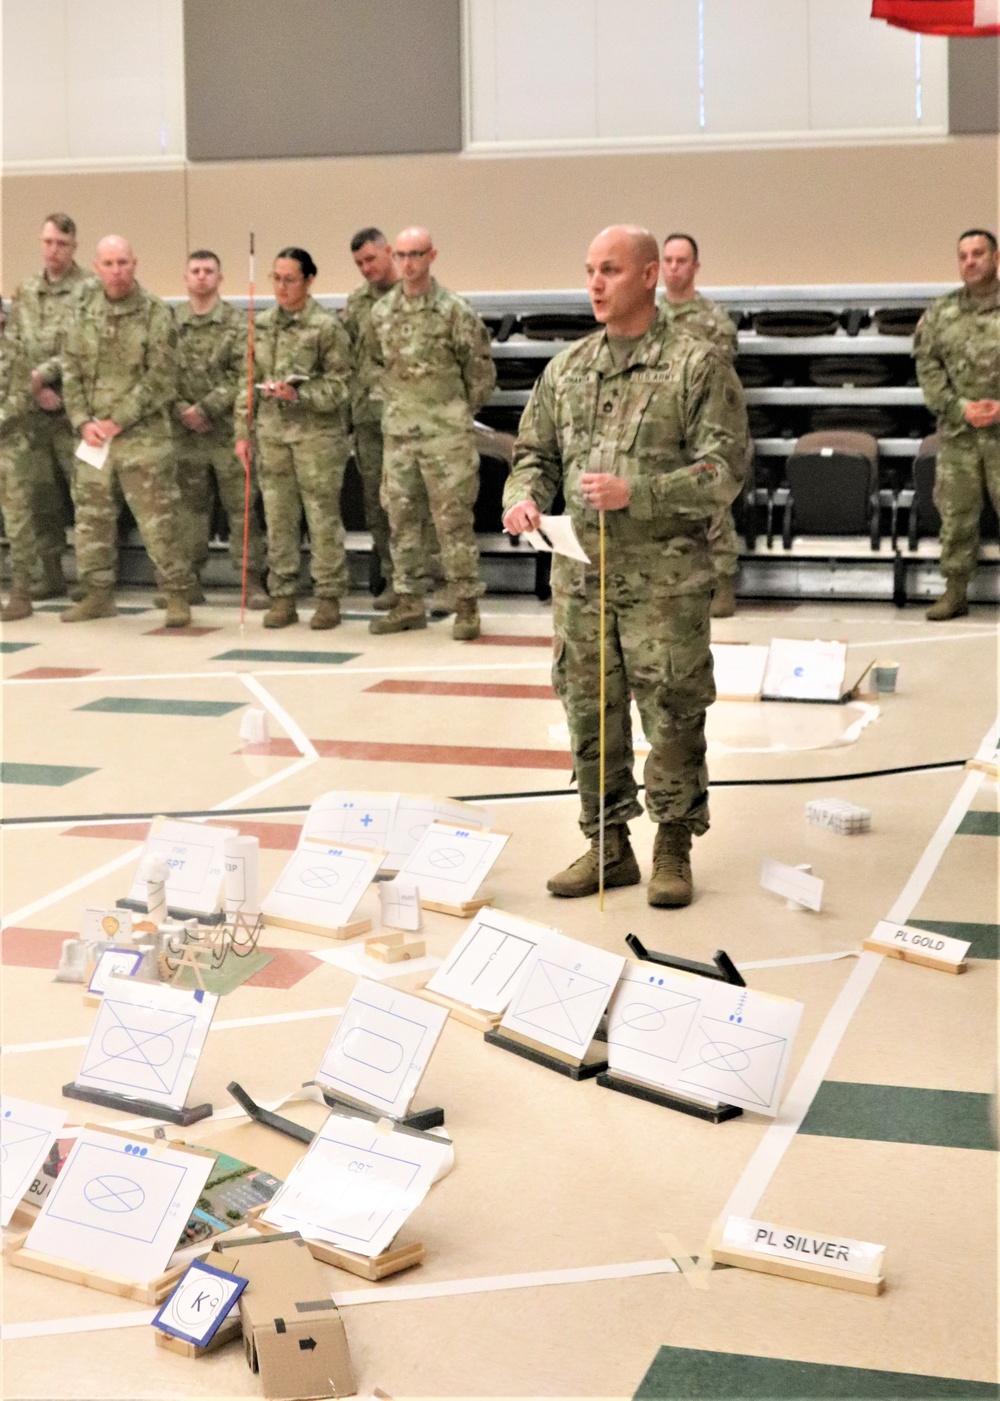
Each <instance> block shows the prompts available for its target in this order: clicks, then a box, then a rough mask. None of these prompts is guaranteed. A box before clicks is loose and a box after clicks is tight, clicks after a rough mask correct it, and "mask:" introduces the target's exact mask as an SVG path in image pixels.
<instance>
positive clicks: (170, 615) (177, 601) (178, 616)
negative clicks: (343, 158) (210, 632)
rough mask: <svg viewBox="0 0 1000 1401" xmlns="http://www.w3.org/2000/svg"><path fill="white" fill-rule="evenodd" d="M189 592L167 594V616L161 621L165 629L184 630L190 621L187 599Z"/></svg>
mask: <svg viewBox="0 0 1000 1401" xmlns="http://www.w3.org/2000/svg"><path fill="white" fill-rule="evenodd" d="M190 596H191V591H190V590H187V591H185V590H183V589H182V590H181V592H180V593H168V594H167V614H166V617H165V618H164V619H163V626H164V627H165V628H186V627H187V625H188V623H189V622H190V621H191V605H190V603H189V602H188V599H189V598H190Z"/></svg>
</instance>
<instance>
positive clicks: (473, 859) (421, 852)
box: [399, 822, 510, 906]
mask: <svg viewBox="0 0 1000 1401" xmlns="http://www.w3.org/2000/svg"><path fill="white" fill-rule="evenodd" d="M509 840H510V834H509V833H508V832H490V831H485V830H483V829H480V830H478V831H477V830H475V829H473V828H468V827H459V826H455V825H454V824H453V823H450V822H432V823H431V825H430V826H429V827H428V828H427V830H426V832H425V833H424V835H423V836H422V837H421V838H420V841H419V842H418V843H417V845H416V847H415V848H414V849H413V851H412V852H411V853H410V855H409V856H408V857H407V858H406V861H405V863H404V864H403V866H402V868H401V869H400V872H399V874H400V875H401V876H402V877H403V878H404V879H406V880H410V881H413V882H414V884H415V885H416V886H417V887H418V889H419V890H420V901H421V904H423V905H424V906H426V905H427V904H429V903H433V904H438V905H464V904H467V903H468V902H469V901H471V900H474V899H475V898H476V894H477V892H478V891H479V887H480V886H481V885H482V883H483V881H484V880H485V879H486V877H487V876H488V875H489V873H490V871H491V870H492V869H493V866H494V863H495V862H496V860H497V857H498V856H499V855H500V853H501V851H503V849H504V847H505V846H506V845H507V843H508V841H509Z"/></svg>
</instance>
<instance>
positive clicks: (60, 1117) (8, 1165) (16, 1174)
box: [0, 1095, 66, 1226]
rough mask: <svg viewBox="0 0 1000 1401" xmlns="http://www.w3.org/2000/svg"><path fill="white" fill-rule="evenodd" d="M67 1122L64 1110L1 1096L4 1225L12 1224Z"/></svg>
mask: <svg viewBox="0 0 1000 1401" xmlns="http://www.w3.org/2000/svg"><path fill="white" fill-rule="evenodd" d="M65 1122H66V1115H65V1114H64V1113H63V1111H62V1110H61V1109H50V1108H49V1107H48V1105H47V1104H32V1103H31V1102H30V1101H29V1100H26V1099H15V1098H14V1096H13V1095H3V1096H0V1226H6V1225H8V1224H9V1222H10V1218H11V1216H13V1214H14V1211H15V1209H16V1207H17V1204H18V1202H19V1201H20V1200H21V1198H22V1197H23V1196H24V1194H25V1192H26V1191H27V1190H28V1188H29V1187H30V1186H31V1184H32V1182H34V1180H35V1177H36V1176H37V1174H38V1172H39V1170H40V1169H41V1166H42V1163H44V1161H45V1159H46V1157H47V1156H48V1152H49V1149H50V1148H51V1147H52V1145H53V1143H54V1142H55V1140H56V1138H57V1137H58V1136H59V1130H60V1129H61V1128H62V1126H63V1124H64V1123H65Z"/></svg>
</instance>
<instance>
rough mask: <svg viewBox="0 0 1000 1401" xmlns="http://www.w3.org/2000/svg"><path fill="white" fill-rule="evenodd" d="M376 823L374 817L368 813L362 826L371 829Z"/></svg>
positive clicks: (362, 820)
mask: <svg viewBox="0 0 1000 1401" xmlns="http://www.w3.org/2000/svg"><path fill="white" fill-rule="evenodd" d="M374 821H375V819H374V817H372V816H371V815H370V814H369V813H367V812H366V813H365V815H364V817H363V818H362V819H361V825H362V827H370V826H371V825H372V823H373V822H374Z"/></svg>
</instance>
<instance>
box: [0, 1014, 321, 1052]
mask: <svg viewBox="0 0 1000 1401" xmlns="http://www.w3.org/2000/svg"><path fill="white" fill-rule="evenodd" d="M343 1012H344V1009H343V1007H308V1008H303V1009H302V1010H301V1011H299V1012H271V1013H268V1015H267V1016H263V1017H232V1018H230V1019H229V1020H227V1021H213V1023H212V1025H211V1026H210V1027H209V1035H211V1034H212V1033H213V1032H215V1031H238V1030H239V1029H240V1028H241V1027H247V1026H274V1025H276V1024H277V1023H278V1022H311V1021H315V1020H316V1018H318V1017H339V1016H342V1015H343ZM89 1040H90V1037H89V1036H68V1037H67V1038H66V1039H65V1040H64V1041H21V1042H19V1043H17V1044H15V1045H13V1046H0V1055H4V1056H14V1055H24V1054H25V1052H30V1051H65V1050H66V1049H67V1048H69V1047H72V1046H86V1044H87V1042H88V1041H89Z"/></svg>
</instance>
